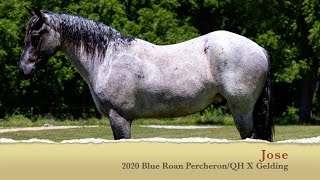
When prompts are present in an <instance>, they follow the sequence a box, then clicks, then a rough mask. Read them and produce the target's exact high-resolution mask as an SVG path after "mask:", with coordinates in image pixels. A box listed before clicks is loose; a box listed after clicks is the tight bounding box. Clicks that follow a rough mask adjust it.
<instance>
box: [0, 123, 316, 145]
mask: <svg viewBox="0 0 320 180" xmlns="http://www.w3.org/2000/svg"><path fill="white" fill-rule="evenodd" d="M275 131H276V134H275V141H281V140H287V139H299V138H309V137H315V136H320V126H276V127H275ZM153 137H162V138H187V137H203V138H205V137H208V138H215V139H228V140H238V139H240V137H239V133H238V132H237V130H236V127H235V126H221V128H216V129H154V128H146V127H140V125H133V127H132V138H134V139H139V138H153ZM0 138H10V139H14V140H27V139H31V138H37V139H49V140H52V141H55V142H60V141H62V140H70V139H83V138H102V139H109V140H112V139H113V136H112V131H111V128H110V127H109V126H101V127H97V128H80V129H64V130H47V131H28V132H27V131H25V132H23V131H20V132H10V133H0Z"/></svg>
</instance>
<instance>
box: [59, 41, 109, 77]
mask: <svg viewBox="0 0 320 180" xmlns="http://www.w3.org/2000/svg"><path fill="white" fill-rule="evenodd" d="M84 48H85V47H83V46H81V47H78V48H76V47H74V45H73V44H72V43H68V42H65V43H63V45H62V52H63V53H64V54H65V55H66V56H67V57H68V58H69V59H70V61H71V62H72V64H73V65H74V66H75V67H76V69H77V70H78V71H79V73H80V74H81V76H82V77H83V78H84V79H85V81H86V82H87V83H89V82H90V81H91V79H92V78H93V76H95V73H96V72H97V68H98V66H99V65H100V63H101V62H103V60H102V59H99V57H98V56H96V55H90V54H87V53H86V51H85V50H84ZM100 58H103V57H100Z"/></svg>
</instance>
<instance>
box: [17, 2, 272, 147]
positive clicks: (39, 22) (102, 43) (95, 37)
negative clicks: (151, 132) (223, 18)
mask: <svg viewBox="0 0 320 180" xmlns="http://www.w3.org/2000/svg"><path fill="white" fill-rule="evenodd" d="M27 9H28V8H27ZM28 11H29V13H30V14H31V16H32V17H31V19H30V21H29V23H28V27H27V31H26V39H25V47H24V51H23V53H22V55H21V59H20V65H19V66H20V69H21V70H22V71H23V72H24V73H25V74H31V73H32V72H33V71H34V70H35V67H36V65H37V64H38V63H39V62H40V61H47V60H48V59H49V58H50V57H51V56H53V55H54V54H55V53H56V52H57V51H62V52H63V53H64V54H65V55H66V56H67V57H68V58H69V59H70V60H71V62H72V63H73V64H74V66H75V67H76V68H77V69H78V71H79V73H80V74H81V75H82V77H83V78H84V80H85V81H86V82H87V84H88V86H89V88H90V91H91V94H92V97H93V99H94V102H95V104H96V106H97V108H98V110H99V111H100V112H101V113H102V114H103V115H105V116H107V117H108V118H109V119H110V124H111V127H112V131H113V135H114V138H115V139H122V138H130V137H131V122H132V120H133V119H136V118H151V117H152V118H168V117H177V116H185V115H188V114H192V113H196V112H199V111H201V110H203V109H204V108H206V107H207V106H209V105H210V104H212V103H213V102H214V101H220V100H222V99H226V100H227V103H228V106H229V108H230V110H231V112H232V115H233V118H234V120H235V123H236V126H237V129H238V131H239V133H240V136H241V138H242V139H244V138H255V139H263V140H268V141H272V136H273V135H272V134H273V120H272V118H271V116H270V115H269V102H270V98H271V97H270V96H271V95H270V94H271V93H270V86H271V80H270V63H269V60H268V55H267V53H266V51H265V50H264V49H263V48H262V47H260V46H259V45H257V44H256V43H254V42H253V41H251V40H249V39H247V38H245V37H243V36H240V35H237V34H234V33H231V32H227V31H215V32H212V33H209V34H207V35H204V36H201V37H198V38H195V39H192V40H189V41H186V42H183V43H179V44H174V45H167V46H158V45H155V44H151V43H149V42H146V41H144V40H141V39H137V38H131V37H127V36H124V35H122V34H121V33H119V32H118V31H117V30H115V29H113V28H110V27H108V26H106V25H104V24H102V23H99V22H96V21H93V20H90V19H86V18H83V17H79V16H75V15H70V14H66V13H54V12H50V11H45V10H41V11H39V10H36V9H28Z"/></svg>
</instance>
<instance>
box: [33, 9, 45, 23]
mask: <svg viewBox="0 0 320 180" xmlns="http://www.w3.org/2000/svg"><path fill="white" fill-rule="evenodd" d="M32 10H33V13H34V15H36V16H38V17H39V19H40V20H41V21H43V22H46V20H47V17H46V15H45V14H44V13H43V12H41V11H40V10H38V9H37V8H35V7H33V8H32Z"/></svg>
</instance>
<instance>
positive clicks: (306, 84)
mask: <svg viewBox="0 0 320 180" xmlns="http://www.w3.org/2000/svg"><path fill="white" fill-rule="evenodd" d="M313 84H314V83H313V78H312V77H310V76H308V75H307V76H304V77H303V78H302V79H301V80H300V111H299V121H300V122H301V123H308V122H310V121H311V113H312V97H313V93H314V85H313Z"/></svg>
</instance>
